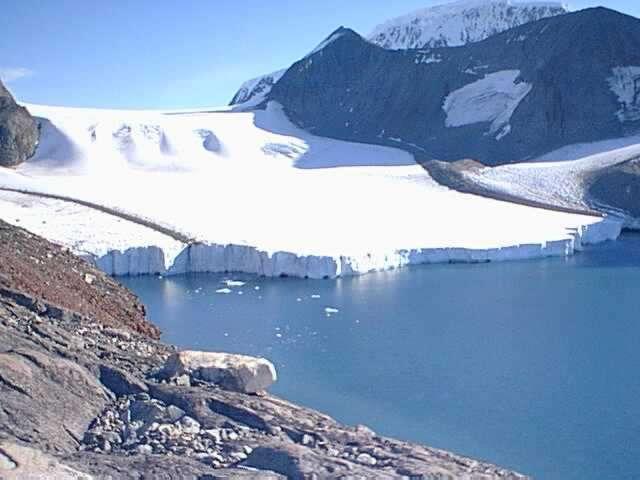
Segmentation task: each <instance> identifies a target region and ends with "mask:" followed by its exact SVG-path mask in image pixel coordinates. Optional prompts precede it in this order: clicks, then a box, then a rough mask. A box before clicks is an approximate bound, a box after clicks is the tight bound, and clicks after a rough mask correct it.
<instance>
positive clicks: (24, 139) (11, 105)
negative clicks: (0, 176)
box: [0, 82, 38, 167]
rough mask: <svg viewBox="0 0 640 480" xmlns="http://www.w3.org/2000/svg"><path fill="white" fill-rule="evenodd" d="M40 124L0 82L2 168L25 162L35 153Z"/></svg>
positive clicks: (0, 153)
mask: <svg viewBox="0 0 640 480" xmlns="http://www.w3.org/2000/svg"><path fill="white" fill-rule="evenodd" d="M37 143H38V124H37V122H36V121H35V119H34V118H33V117H32V116H31V115H30V114H29V112H28V111H27V109H26V108H24V107H21V106H19V105H18V104H17V103H16V101H15V100H14V99H13V96H11V93H9V91H8V90H7V89H6V88H5V86H4V85H3V84H2V82H0V166H2V167H11V166H14V165H18V164H20V163H22V162H24V161H25V160H26V159H27V158H29V157H31V156H32V155H33V153H34V152H35V149H36V146H37Z"/></svg>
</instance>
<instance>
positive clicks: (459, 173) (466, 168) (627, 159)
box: [426, 135, 640, 229]
mask: <svg viewBox="0 0 640 480" xmlns="http://www.w3.org/2000/svg"><path fill="white" fill-rule="evenodd" d="M639 162H640V136H638V135H636V136H631V137H624V138H618V139H611V140H605V141H601V142H593V143H581V144H575V145H568V146H565V147H562V148H560V149H558V150H555V151H552V152H549V153H547V154H545V155H543V156H541V157H539V158H536V159H534V160H531V161H528V162H523V163H516V164H511V165H501V166H497V167H483V166H482V165H480V164H473V162H466V163H465V162H455V163H453V164H444V163H442V162H428V163H427V164H426V167H427V169H428V170H429V171H431V172H432V174H433V175H434V177H435V178H438V180H439V181H440V182H442V183H443V184H446V185H451V186H452V187H454V188H456V189H458V190H460V191H465V192H473V193H477V194H480V195H485V196H489V197H492V198H503V199H508V200H510V201H516V202H523V203H527V204H538V205H547V206H550V207H557V208H560V209H569V210H585V209H589V210H599V211H603V212H608V213H609V214H610V215H613V216H617V217H619V218H621V219H622V220H623V222H624V226H625V227H626V228H633V229H638V228H640V206H639V205H638V201H637V199H638V187H639V186H640V175H639V174H638V170H639V169H638V168H637V165H638V163H639ZM434 163H435V164H436V165H434ZM434 168H435V170H434Z"/></svg>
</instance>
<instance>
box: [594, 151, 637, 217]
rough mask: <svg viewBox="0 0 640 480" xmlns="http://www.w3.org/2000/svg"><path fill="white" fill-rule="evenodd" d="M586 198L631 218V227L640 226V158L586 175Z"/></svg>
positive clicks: (605, 208)
mask: <svg viewBox="0 0 640 480" xmlns="http://www.w3.org/2000/svg"><path fill="white" fill-rule="evenodd" d="M586 184H587V189H586V198H587V201H588V202H589V203H590V204H591V205H592V206H593V208H597V209H600V210H603V211H607V212H610V213H613V214H620V215H622V216H623V217H624V218H626V219H628V220H627V221H628V224H627V225H625V226H627V227H629V228H633V229H639V228H640V202H639V201H638V199H639V198H640V159H637V158H636V159H632V160H629V161H626V162H624V163H621V164H618V165H614V166H611V167H607V168H604V169H601V170H598V171H594V172H591V173H590V174H589V175H588V176H587V178H586Z"/></svg>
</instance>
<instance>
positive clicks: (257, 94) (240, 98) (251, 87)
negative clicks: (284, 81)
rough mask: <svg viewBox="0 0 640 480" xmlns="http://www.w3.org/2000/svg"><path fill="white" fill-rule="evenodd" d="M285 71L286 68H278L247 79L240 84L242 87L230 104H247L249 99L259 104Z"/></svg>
mask: <svg viewBox="0 0 640 480" xmlns="http://www.w3.org/2000/svg"><path fill="white" fill-rule="evenodd" d="M285 71H286V69H283V70H278V71H277V72H273V73H268V74H267V75H262V76H261V77H256V78H252V79H251V80H247V81H246V82H244V83H243V84H242V85H240V88H239V89H238V91H237V92H236V94H235V95H234V96H233V98H232V99H231V102H230V103H229V105H239V104H242V103H245V104H246V103H247V102H249V101H251V103H252V104H255V105H257V104H259V103H260V102H262V101H263V100H264V99H265V97H266V96H267V94H268V93H269V92H270V91H271V87H273V85H274V84H275V83H276V82H277V81H278V80H280V78H281V77H282V75H284V72H285Z"/></svg>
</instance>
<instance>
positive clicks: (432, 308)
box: [121, 235, 640, 480]
mask: <svg viewBox="0 0 640 480" xmlns="http://www.w3.org/2000/svg"><path fill="white" fill-rule="evenodd" d="M225 278H233V279H234V280H236V279H239V280H244V281H246V282H247V283H246V285H244V286H242V287H232V288H231V290H232V293H231V294H220V293H215V291H216V290H217V289H220V288H223V287H224V285H221V283H220V282H221V281H222V280H223V279H225ZM121 280H122V281H123V283H125V284H126V285H127V286H129V287H130V288H132V289H133V290H134V291H135V292H136V293H137V294H138V295H140V297H141V298H142V300H143V301H144V302H145V304H146V305H147V307H148V312H149V316H150V318H151V319H152V320H153V321H154V322H155V323H156V324H157V325H158V326H159V327H160V328H161V329H162V331H163V332H164V339H165V340H166V341H168V342H171V343H174V344H176V345H178V346H180V347H185V348H187V347H188V348H193V349H205V350H223V351H232V352H240V353H247V354H252V355H263V356H266V357H267V358H269V359H271V360H272V361H273V362H274V363H275V364H276V366H277V369H278V373H279V375H280V379H279V380H278V382H277V384H276V385H274V387H273V388H272V392H273V393H276V394H278V395H281V396H283V397H286V398H287V399H289V400H292V401H295V402H298V403H302V404H304V405H307V406H310V407H314V408H317V409H319V410H322V411H324V412H327V413H329V414H331V415H332V416H334V417H336V418H337V419H339V420H341V421H343V422H346V423H350V424H356V423H363V424H367V425H369V426H370V427H372V428H373V429H374V430H376V431H377V432H378V433H379V434H385V435H392V436H396V437H400V438H404V439H408V440H415V441H418V442H423V443H427V444H429V445H432V446H437V447H440V448H445V449H449V450H454V451H456V452H458V453H461V454H465V455H469V456H472V457H477V458H481V459H485V460H488V461H491V462H494V463H498V464H500V465H503V466H506V467H510V468H514V469H517V470H519V471H521V472H524V473H527V474H530V475H534V476H535V477H536V478H539V479H562V480H567V479H580V480H588V479H594V480H595V479H598V480H602V479H632V478H640V372H639V371H638V367H639V366H640V315H639V314H640V236H635V235H627V236H625V237H624V238H623V240H621V241H619V242H616V243H609V244H606V245H604V246H600V247H597V248H594V249H590V250H589V251H588V252H585V253H582V254H580V255H578V256H575V257H573V258H570V259H549V260H537V261H526V262H511V263H496V264H483V265H441V266H425V267H420V268H410V269H406V270H401V271H396V272H388V273H379V274H370V275H366V276H363V277H357V278H346V279H339V280H335V281H333V280H318V281H313V280H297V279H286V278H283V279H265V278H255V277H251V276H243V275H233V276H225V275H187V276H180V277H172V278H163V279H159V278H155V277H140V278H123V279H121ZM256 287H258V288H259V290H257V289H256ZM240 292H242V294H240ZM312 295H319V296H320V298H312ZM327 307H329V308H335V309H338V310H339V312H338V313H333V314H330V316H328V315H327V313H326V312H325V308H327Z"/></svg>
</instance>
